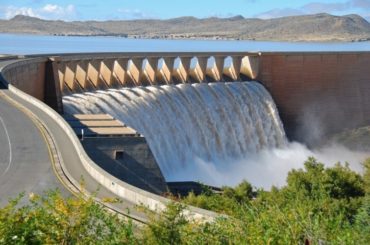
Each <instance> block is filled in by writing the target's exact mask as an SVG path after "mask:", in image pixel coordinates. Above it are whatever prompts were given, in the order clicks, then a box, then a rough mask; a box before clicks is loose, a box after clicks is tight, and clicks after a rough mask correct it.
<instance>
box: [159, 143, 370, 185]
mask: <svg viewBox="0 0 370 245" xmlns="http://www.w3.org/2000/svg"><path fill="white" fill-rule="evenodd" d="M309 157H314V158H316V159H317V160H318V161H319V162H322V163H323V164H325V166H326V167H330V166H334V165H335V164H336V163H338V162H341V163H342V164H345V163H346V162H347V163H348V164H349V167H350V169H352V170H354V171H356V172H358V173H361V172H362V170H363V169H362V162H363V161H364V160H365V159H366V158H367V157H369V153H365V152H356V151H351V150H349V149H347V148H346V147H344V146H342V145H339V144H334V143H333V144H331V145H328V146H325V147H322V148H320V149H313V150H310V149H308V148H307V147H306V146H305V145H303V144H300V143H297V142H292V143H288V144H287V146H286V147H284V148H280V149H277V148H276V149H270V150H262V151H261V152H259V153H257V154H251V155H249V156H248V157H246V158H244V159H239V160H224V161H222V162H206V161H204V160H202V159H199V158H196V159H195V161H194V163H192V164H186V165H184V168H183V169H182V170H180V169H178V171H176V172H175V171H174V172H173V173H172V174H171V176H168V177H167V176H166V180H167V181H199V182H201V183H204V184H208V185H212V186H219V187H220V186H225V185H227V186H235V185H237V184H239V183H240V182H241V181H242V180H247V181H248V182H250V183H251V184H252V185H253V186H254V187H256V188H263V189H265V190H269V189H270V188H271V187H272V186H277V187H282V186H283V185H285V183H286V177H287V174H288V172H289V171H291V170H292V169H300V168H303V167H304V162H305V161H306V160H307V159H308V158H309Z"/></svg>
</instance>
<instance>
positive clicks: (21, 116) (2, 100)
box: [0, 62, 146, 222]
mask: <svg viewBox="0 0 370 245" xmlns="http://www.w3.org/2000/svg"><path fill="white" fill-rule="evenodd" d="M4 63H5V64H7V63H9V62H0V67H2V66H3V65H4ZM0 86H3V85H2V84H1V82H0ZM30 112H31V113H30ZM26 114H27V115H26ZM31 118H33V120H32V119H31ZM36 118H37V119H38V120H39V121H41V122H42V123H43V125H44V126H46V127H47V128H48V130H49V132H52V136H53V138H54V140H55V143H56V147H57V150H58V151H59V154H60V156H61V158H62V160H63V163H64V165H65V166H66V169H67V170H68V172H69V173H70V174H71V175H72V177H73V179H74V180H76V181H81V180H82V179H83V183H84V186H83V188H84V189H85V190H86V191H87V192H89V193H96V194H95V195H96V198H97V199H98V200H103V199H120V198H119V197H118V196H116V195H115V194H114V193H112V192H111V191H109V190H108V189H106V188H105V187H103V186H100V185H99V184H98V183H97V182H96V181H95V179H94V178H92V177H91V176H90V174H89V173H88V172H87V171H86V170H85V168H84V167H83V165H82V163H81V160H80V158H79V156H78V154H77V152H76V149H75V148H74V146H73V144H72V142H71V141H70V139H69V137H68V136H67V135H66V134H65V132H64V130H63V129H62V128H61V127H60V126H59V125H58V124H57V123H56V122H55V121H54V120H53V119H52V118H51V117H50V116H49V115H47V114H46V113H45V112H44V111H42V110H40V109H39V108H37V107H36V106H34V105H32V104H30V103H29V102H27V101H24V100H23V99H21V98H20V97H18V96H17V95H15V94H13V93H12V92H10V91H9V90H7V89H6V88H4V87H3V88H1V87H0V206H3V205H4V204H6V203H7V201H8V199H9V198H11V197H16V196H17V195H18V194H19V193H21V192H23V191H24V192H25V194H26V195H27V194H28V193H30V192H34V193H42V192H43V191H46V190H50V189H55V188H58V189H60V190H61V192H62V193H64V194H65V195H68V193H70V192H69V191H67V190H70V188H68V186H71V184H70V183H68V181H67V179H66V178H60V177H59V178H58V177H57V176H56V173H55V171H54V167H53V160H52V159H51V157H50V155H49V148H48V147H50V146H49V145H48V144H47V142H46V140H45V139H44V137H43V135H42V132H41V131H40V129H39V128H38V127H37V126H36V123H35V122H34V121H35V120H36ZM60 179H61V180H60ZM97 190H98V191H97ZM105 205H108V206H109V208H111V209H113V210H114V211H116V212H119V213H121V214H127V212H128V210H129V214H130V217H132V218H134V219H135V220H138V221H140V222H143V221H144V222H145V221H146V217H145V214H143V213H142V212H138V211H136V210H135V205H134V204H133V203H131V202H129V201H127V200H122V202H120V203H110V204H105Z"/></svg>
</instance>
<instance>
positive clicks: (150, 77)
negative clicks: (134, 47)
mask: <svg viewBox="0 0 370 245" xmlns="http://www.w3.org/2000/svg"><path fill="white" fill-rule="evenodd" d="M157 66H158V59H157V58H146V59H144V60H143V65H142V72H141V77H140V80H141V82H142V83H143V81H145V84H147V85H149V84H150V85H155V84H156V82H155V79H156V76H155V73H156V70H157Z"/></svg>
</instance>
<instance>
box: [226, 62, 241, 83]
mask: <svg viewBox="0 0 370 245" xmlns="http://www.w3.org/2000/svg"><path fill="white" fill-rule="evenodd" d="M240 67H241V57H239V56H233V57H232V62H231V64H230V65H227V66H225V67H224V74H225V75H226V76H227V77H228V78H229V79H230V80H231V81H238V80H240Z"/></svg>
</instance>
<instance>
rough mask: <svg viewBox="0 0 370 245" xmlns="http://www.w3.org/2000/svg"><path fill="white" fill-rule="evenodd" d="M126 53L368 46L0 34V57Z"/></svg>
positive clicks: (368, 47) (359, 46)
mask: <svg viewBox="0 0 370 245" xmlns="http://www.w3.org/2000/svg"><path fill="white" fill-rule="evenodd" d="M129 51H133V52H139V51H141V52H146V51H147V52H149V51H151V52H166V51H167V52H181V51H182V52H186V51H192V52H197V51H199V52H202V51H204V52H215V51H226V52H231V51H370V42H348V43H344V42H330V43H329V42H323V43H320V42H319V43H318V42H315V43H312V42H311V43H310V42H262V41H209V40H206V41H202V40H156V39H127V38H119V37H61V36H37V35H17V34H0V54H41V53H43V54H45V53H76V52H129Z"/></svg>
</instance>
